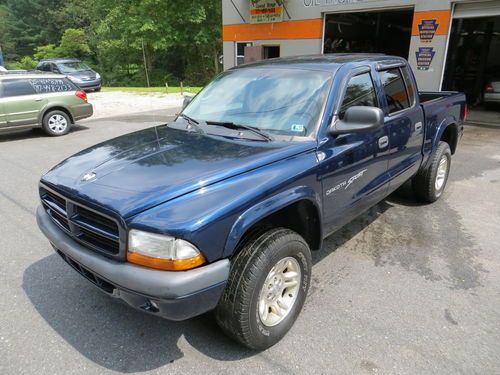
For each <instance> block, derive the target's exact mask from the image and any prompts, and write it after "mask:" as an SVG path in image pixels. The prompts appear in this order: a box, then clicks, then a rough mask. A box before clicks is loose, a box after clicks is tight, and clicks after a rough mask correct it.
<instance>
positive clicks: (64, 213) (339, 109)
mask: <svg viewBox="0 0 500 375" xmlns="http://www.w3.org/2000/svg"><path fill="white" fill-rule="evenodd" d="M465 115H466V105H465V95H464V94H462V93H457V92H425V93H419V92H418V91H417V85H416V82H415V79H414V76H413V73H412V72H411V70H410V67H409V65H408V64H407V62H406V61H405V60H404V59H402V58H399V57H390V56H383V55H360V54H352V55H350V54H341V55H331V56H328V55H325V56H319V57H296V58H283V59H273V60H268V61H263V62H259V63H254V64H249V65H242V66H239V67H236V68H233V69H230V70H229V71H226V72H224V73H222V74H221V75H220V76H219V77H218V78H216V79H215V80H214V81H213V82H212V83H211V84H209V85H208V86H207V87H205V88H204V89H203V90H202V91H201V92H200V93H199V94H198V95H197V96H196V97H194V98H193V99H192V101H191V102H190V103H189V104H188V105H187V106H186V107H185V108H184V110H183V111H182V112H181V114H180V115H179V116H178V117H177V119H176V120H175V121H174V122H172V123H170V124H168V125H163V126H158V127H154V128H149V129H145V130H141V131H138V132H135V133H132V134H128V135H125V136H121V137H118V138H115V139H112V140H110V141H107V142H104V143H101V144H98V145H96V146H94V147H91V148H89V149H87V150H84V151H82V152H81V153H79V154H76V155H74V156H72V157H70V158H69V159H66V161H64V162H62V163H60V164H59V165H57V166H56V167H54V168H53V169H52V170H51V171H49V172H48V173H47V174H46V175H45V176H43V177H42V179H41V181H40V185H39V189H40V197H41V206H40V207H39V208H38V210H37V221H38V225H39V227H40V229H41V230H42V232H43V233H44V234H45V236H46V237H47V238H48V239H49V241H50V243H51V244H52V245H53V247H54V248H55V250H56V252H57V253H58V254H59V255H60V256H61V257H62V259H63V260H64V261H66V262H67V263H68V264H69V265H70V266H71V267H73V268H74V269H75V270H76V271H77V272H78V273H80V274H81V275H83V276H84V277H85V278H87V280H89V281H91V282H92V283H93V284H95V285H96V286H97V287H98V288H99V289H100V290H102V291H104V292H106V293H108V294H110V295H112V296H114V297H117V298H121V299H122V300H124V301H125V302H127V303H128V304H130V305H131V306H134V307H136V308H138V309H140V310H142V311H144V312H147V313H150V314H153V315H157V316H160V317H164V318H168V319H172V320H181V319H187V318H190V317H193V316H196V315H199V314H202V313H204V312H206V311H209V310H213V309H215V316H216V319H217V321H218V323H219V324H220V326H221V327H222V328H223V329H224V331H226V332H227V333H228V334H229V335H230V336H231V337H233V338H234V339H236V340H237V341H238V342H240V343H241V344H243V345H246V346H247V347H250V348H253V349H259V350H260V349H265V348H267V347H269V346H271V345H273V344H275V343H276V342H277V341H278V340H280V339H281V338H282V337H283V336H284V335H285V334H286V332H287V331H288V330H289V329H290V327H291V326H292V325H293V323H294V321H295V320H296V318H297V316H298V315H299V313H300V311H301V309H302V305H303V304H304V301H305V298H306V295H307V291H308V288H309V286H310V283H311V270H312V266H311V251H315V250H318V249H320V248H321V246H322V242H323V239H324V238H325V237H327V236H328V235H330V234H331V233H333V232H334V231H336V230H337V229H339V228H340V227H342V226H343V225H345V224H346V223H348V222H349V221H351V220H352V219H353V218H355V217H356V216H358V215H360V214H361V213H362V212H364V211H365V210H366V209H368V208H369V207H371V206H373V205H374V204H376V203H377V202H379V201H380V200H382V199H384V198H385V197H386V196H387V195H389V194H390V193H391V192H393V191H394V190H396V189H397V188H398V187H400V186H401V185H402V184H403V183H405V182H406V181H408V180H411V181H412V183H413V187H414V190H415V193H416V196H417V197H418V198H419V199H420V200H422V201H425V202H433V201H436V200H437V199H439V198H440V197H441V196H442V194H443V191H444V189H445V186H446V182H447V180H448V174H449V171H450V166H451V157H452V154H454V153H455V151H456V149H457V144H458V141H459V139H460V137H461V136H462V132H463V125H462V122H463V120H464V118H465ZM373 246H377V244H376V243H374V244H373ZM102 313H103V314H104V313H105V311H104V310H103V311H102ZM76 324H77V322H76Z"/></svg>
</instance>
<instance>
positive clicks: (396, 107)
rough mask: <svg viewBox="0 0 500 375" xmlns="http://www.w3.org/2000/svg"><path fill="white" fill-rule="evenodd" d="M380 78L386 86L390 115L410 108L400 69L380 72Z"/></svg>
mask: <svg viewBox="0 0 500 375" xmlns="http://www.w3.org/2000/svg"><path fill="white" fill-rule="evenodd" d="M380 78H381V79H382V85H383V86H384V92H385V98H386V99H387V106H388V109H389V113H394V112H398V111H401V110H403V109H406V108H408V107H409V106H410V104H409V101H408V95H407V93H406V88H405V84H404V82H403V78H402V77H401V72H400V71H399V69H398V68H396V69H389V70H384V71H382V72H380Z"/></svg>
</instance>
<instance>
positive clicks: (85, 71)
mask: <svg viewBox="0 0 500 375" xmlns="http://www.w3.org/2000/svg"><path fill="white" fill-rule="evenodd" d="M36 69H37V70H40V71H43V72H52V73H58V74H64V75H65V76H66V77H68V78H69V79H70V80H71V81H72V82H73V83H75V84H76V85H78V86H79V87H80V88H82V89H83V90H85V91H100V90H101V86H102V81H101V76H100V74H99V73H97V72H96V71H94V70H93V69H92V68H91V67H89V66H88V65H87V64H85V63H84V62H82V61H80V60H78V59H48V60H41V61H40V62H39V63H38V65H37V66H36Z"/></svg>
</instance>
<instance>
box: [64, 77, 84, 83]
mask: <svg viewBox="0 0 500 375" xmlns="http://www.w3.org/2000/svg"><path fill="white" fill-rule="evenodd" d="M68 78H69V79H70V81H73V82H76V83H82V82H83V81H82V80H81V79H79V78H76V77H72V76H68Z"/></svg>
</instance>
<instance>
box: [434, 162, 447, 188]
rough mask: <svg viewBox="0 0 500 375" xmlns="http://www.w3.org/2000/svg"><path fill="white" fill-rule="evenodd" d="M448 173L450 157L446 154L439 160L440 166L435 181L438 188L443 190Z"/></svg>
mask: <svg viewBox="0 0 500 375" xmlns="http://www.w3.org/2000/svg"><path fill="white" fill-rule="evenodd" d="M447 173H448V158H447V157H446V155H443V156H442V157H441V160H440V161H439V166H438V169H437V174H436V182H435V188H436V190H441V188H442V187H443V185H444V183H445V181H446V174H447Z"/></svg>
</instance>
